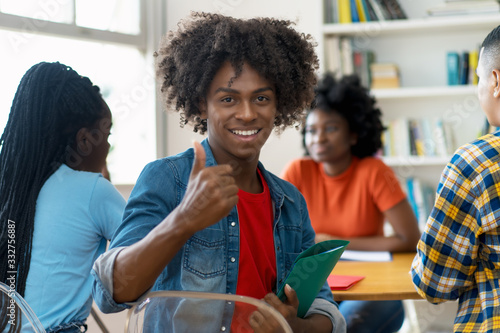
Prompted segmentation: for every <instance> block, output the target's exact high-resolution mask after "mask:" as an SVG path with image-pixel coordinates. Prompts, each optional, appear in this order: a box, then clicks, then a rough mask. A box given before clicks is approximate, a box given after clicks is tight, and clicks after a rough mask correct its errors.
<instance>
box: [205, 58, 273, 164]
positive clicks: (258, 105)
mask: <svg viewBox="0 0 500 333" xmlns="http://www.w3.org/2000/svg"><path fill="white" fill-rule="evenodd" d="M231 80H232V82H231ZM229 82H231V83H229ZM200 110H201V111H202V114H201V117H202V118H206V119H207V132H208V141H209V143H210V147H211V149H212V152H213V154H214V157H215V159H216V160H217V163H218V164H227V163H234V162H236V163H241V162H246V163H248V162H254V163H257V162H258V159H259V154H260V150H261V148H262V146H263V145H264V143H265V142H266V140H267V139H268V137H269V135H270V134H271V131H272V129H273V128H274V118H275V116H276V95H275V91H274V85H272V84H271V83H270V82H269V81H268V80H266V79H264V78H263V77H262V76H260V75H259V74H258V73H257V72H256V71H255V70H254V69H253V68H251V67H250V66H248V65H247V64H244V65H243V68H242V71H241V74H240V75H239V76H238V77H237V78H235V71H234V68H233V67H232V66H231V64H230V63H229V62H226V63H224V64H223V65H222V66H221V68H220V69H219V70H218V71H217V73H216V74H215V76H214V78H213V80H212V83H211V84H210V86H209V88H208V91H207V94H206V97H205V101H204V102H202V103H201V105H200Z"/></svg>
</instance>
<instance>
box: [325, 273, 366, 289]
mask: <svg viewBox="0 0 500 333" xmlns="http://www.w3.org/2000/svg"><path fill="white" fill-rule="evenodd" d="M364 278H365V277H364V276H356V275H335V274H331V275H330V276H329V277H328V279H327V281H328V285H329V286H330V289H331V290H348V289H349V288H351V287H352V286H354V285H355V284H356V283H357V282H359V281H361V280H363V279H364Z"/></svg>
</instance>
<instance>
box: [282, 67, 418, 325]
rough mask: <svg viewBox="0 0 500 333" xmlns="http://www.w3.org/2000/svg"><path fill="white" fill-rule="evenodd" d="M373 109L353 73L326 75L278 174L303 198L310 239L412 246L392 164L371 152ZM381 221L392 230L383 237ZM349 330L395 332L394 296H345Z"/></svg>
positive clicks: (379, 247) (383, 247)
mask: <svg viewBox="0 0 500 333" xmlns="http://www.w3.org/2000/svg"><path fill="white" fill-rule="evenodd" d="M380 117H381V113H380V110H379V109H378V108H376V107H375V100H374V99H373V98H372V97H370V95H369V94H368V90H367V89H365V88H364V87H362V86H361V85H360V80H359V78H358V77H357V76H346V77H343V78H341V79H340V80H339V81H337V80H335V78H334V77H333V76H332V75H330V74H326V75H325V77H324V78H323V79H322V80H321V81H320V82H319V84H318V87H317V89H316V98H315V101H314V107H313V108H312V109H311V110H309V111H308V113H307V118H306V122H305V126H304V127H303V132H302V133H303V143H304V148H305V149H306V155H308V156H307V157H305V158H301V159H298V160H295V161H292V162H291V163H290V164H289V165H288V166H287V168H286V169H285V171H284V172H283V174H282V177H283V179H285V180H288V181H289V182H291V183H292V184H294V185H295V186H296V187H297V188H298V189H299V190H300V191H301V193H302V194H303V195H304V197H305V200H306V202H307V207H308V209H309V215H310V217H311V224H312V226H313V228H314V230H315V231H316V242H321V241H324V240H329V239H345V240H349V241H350V243H349V249H350V250H365V251H391V252H403V251H415V246H416V244H417V241H418V238H419V229H418V225H417V221H416V217H415V215H414V213H413V211H412V209H411V206H410V205H409V203H408V201H407V199H406V196H405V194H404V192H403V191H402V189H401V187H400V185H399V182H398V180H397V178H396V176H395V175H394V172H393V171H392V169H390V168H389V167H387V166H386V165H385V164H384V163H383V162H382V161H381V160H380V159H378V158H375V157H373V155H374V154H375V153H376V152H377V150H378V149H379V148H380V147H381V145H382V142H381V134H382V131H383V130H384V127H383V126H382V123H381V121H380ZM385 220H387V221H388V222H389V223H390V224H391V226H392V228H393V230H394V234H392V235H390V236H384V230H383V226H384V221H385ZM340 311H341V312H342V314H343V315H344V317H345V319H346V322H347V331H348V332H349V331H351V332H396V331H398V330H399V328H400V327H401V325H402V323H403V320H404V310H403V305H402V303H401V302H400V301H387V302H373V301H345V302H342V303H341V304H340Z"/></svg>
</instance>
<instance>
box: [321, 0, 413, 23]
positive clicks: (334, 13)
mask: <svg viewBox="0 0 500 333" xmlns="http://www.w3.org/2000/svg"><path fill="white" fill-rule="evenodd" d="M323 11H324V17H323V20H324V22H325V23H356V22H370V21H384V20H399V19H406V18H407V16H406V14H405V12H404V10H403V8H402V7H401V5H400V3H399V1H398V0H323Z"/></svg>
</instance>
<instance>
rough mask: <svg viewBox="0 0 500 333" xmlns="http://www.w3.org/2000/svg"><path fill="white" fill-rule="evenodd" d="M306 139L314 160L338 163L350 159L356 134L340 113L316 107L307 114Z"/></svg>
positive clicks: (308, 149)
mask: <svg viewBox="0 0 500 333" xmlns="http://www.w3.org/2000/svg"><path fill="white" fill-rule="evenodd" d="M304 141H305V144H306V148H307V151H308V152H309V155H310V156H311V158H312V159H313V160H315V161H316V162H318V163H319V162H323V163H326V164H336V163H344V162H346V161H350V159H351V156H352V153H351V147H352V146H353V145H354V144H356V135H355V134H354V133H351V132H350V130H349V123H348V122H347V120H346V119H345V118H344V117H343V116H342V115H340V113H338V112H335V111H333V112H326V111H323V110H320V109H315V110H313V111H311V112H310V113H309V115H308V116H307V120H306V127H305V137H304Z"/></svg>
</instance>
